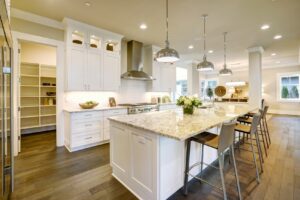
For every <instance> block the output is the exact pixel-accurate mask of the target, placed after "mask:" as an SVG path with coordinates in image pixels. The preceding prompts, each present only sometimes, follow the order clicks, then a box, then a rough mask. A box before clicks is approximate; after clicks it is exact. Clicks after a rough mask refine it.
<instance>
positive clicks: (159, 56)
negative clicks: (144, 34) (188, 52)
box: [156, 47, 179, 63]
mask: <svg viewBox="0 0 300 200" xmlns="http://www.w3.org/2000/svg"><path fill="white" fill-rule="evenodd" d="M156 60H157V61H158V62H165V63H173V62H176V61H178V60H179V54H178V52H177V51H176V50H175V49H171V48H169V47H166V48H164V49H161V50H160V51H158V52H157V53H156Z"/></svg>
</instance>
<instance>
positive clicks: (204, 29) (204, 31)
mask: <svg viewBox="0 0 300 200" xmlns="http://www.w3.org/2000/svg"><path fill="white" fill-rule="evenodd" d="M206 17H207V15H206V14H205V15H203V20H204V23H203V26H204V28H203V36H204V57H206Z"/></svg>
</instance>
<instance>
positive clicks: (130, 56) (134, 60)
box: [121, 40, 154, 81]
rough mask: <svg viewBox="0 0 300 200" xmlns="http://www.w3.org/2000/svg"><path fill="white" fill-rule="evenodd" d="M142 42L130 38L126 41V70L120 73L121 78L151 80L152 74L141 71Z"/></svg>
mask: <svg viewBox="0 0 300 200" xmlns="http://www.w3.org/2000/svg"><path fill="white" fill-rule="evenodd" d="M142 51H143V43H141V42H137V41H134V40H131V41H129V42H128V43H127V72H125V73H124V74H122V75H121V78H123V79H130V80H142V81H152V80H154V79H153V77H152V76H150V75H148V74H147V73H145V72H143V61H142Z"/></svg>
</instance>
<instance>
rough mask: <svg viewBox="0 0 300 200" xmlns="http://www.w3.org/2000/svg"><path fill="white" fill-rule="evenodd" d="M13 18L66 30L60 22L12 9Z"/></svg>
mask: <svg viewBox="0 0 300 200" xmlns="http://www.w3.org/2000/svg"><path fill="white" fill-rule="evenodd" d="M11 17H14V18H17V19H22V20H26V21H30V22H34V23H37V24H41V25H44V26H49V27H52V28H56V29H60V30H64V24H63V23H62V22H60V21H56V20H53V19H50V18H47V17H42V16H40V15H36V14H33V13H30V12H26V11H23V10H19V9H16V8H11Z"/></svg>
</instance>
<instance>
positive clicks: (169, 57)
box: [156, 0, 179, 63]
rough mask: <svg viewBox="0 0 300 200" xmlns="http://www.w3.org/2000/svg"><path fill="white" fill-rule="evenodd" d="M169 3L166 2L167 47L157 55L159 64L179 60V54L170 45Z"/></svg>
mask: <svg viewBox="0 0 300 200" xmlns="http://www.w3.org/2000/svg"><path fill="white" fill-rule="evenodd" d="M168 11H169V2H168V0H166V35H167V37H166V47H165V48H164V49H161V50H160V51H158V52H157V53H156V60H157V61H158V62H165V63H173V62H176V61H178V60H179V54H178V52H177V51H176V50H175V49H172V48H170V43H169V30H168V29H169V13H168Z"/></svg>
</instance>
